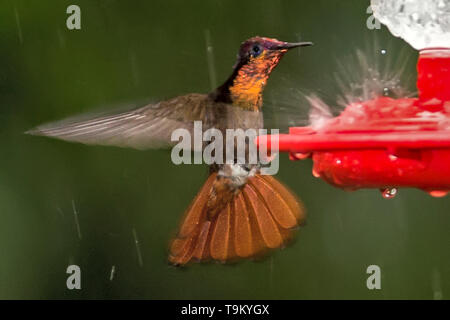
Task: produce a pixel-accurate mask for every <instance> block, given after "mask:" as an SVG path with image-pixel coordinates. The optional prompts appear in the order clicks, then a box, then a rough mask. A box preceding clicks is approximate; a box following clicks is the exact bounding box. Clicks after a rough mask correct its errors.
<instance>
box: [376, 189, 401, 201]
mask: <svg viewBox="0 0 450 320" xmlns="http://www.w3.org/2000/svg"><path fill="white" fill-rule="evenodd" d="M380 192H381V195H382V196H383V198H385V199H392V198H394V197H395V196H396V195H397V188H384V189H380Z"/></svg>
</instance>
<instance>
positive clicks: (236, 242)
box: [169, 173, 305, 265]
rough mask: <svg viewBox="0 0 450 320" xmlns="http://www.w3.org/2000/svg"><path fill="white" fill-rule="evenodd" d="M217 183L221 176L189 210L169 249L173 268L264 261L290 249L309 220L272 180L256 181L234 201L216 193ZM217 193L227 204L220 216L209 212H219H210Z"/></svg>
mask: <svg viewBox="0 0 450 320" xmlns="http://www.w3.org/2000/svg"><path fill="white" fill-rule="evenodd" d="M216 178H217V174H216V173H213V174H211V175H210V176H209V178H208V180H207V181H206V183H205V184H204V185H203V187H202V188H201V189H200V191H199V193H198V194H197V196H196V197H195V199H194V200H193V202H192V203H191V205H190V206H189V208H188V209H187V210H186V213H185V216H184V218H183V220H182V224H181V227H180V230H179V232H178V235H177V236H176V238H175V239H174V240H173V241H172V242H171V244H170V256H169V261H170V262H171V263H173V264H175V265H185V264H187V263H188V262H190V261H207V260H216V261H220V262H227V261H233V260H238V259H242V258H254V257H257V256H261V255H262V254H264V253H266V252H267V251H269V250H271V249H275V248H279V247H283V246H284V245H286V244H287V242H288V241H289V240H290V239H291V238H292V236H293V233H294V229H295V228H296V227H297V226H298V225H299V224H300V223H301V222H302V221H303V220H304V218H305V210H304V208H303V205H302V204H301V202H300V201H299V200H298V199H297V197H296V196H295V195H294V194H293V193H291V192H290V191H289V190H288V189H287V188H286V187H285V186H283V185H282V184H281V183H280V182H278V181H277V180H276V179H275V178H274V177H272V176H263V175H256V176H254V177H251V178H250V179H249V180H248V183H247V184H246V185H245V186H244V187H243V188H242V189H241V190H240V191H239V192H238V193H236V194H235V195H234V196H233V197H230V195H229V194H227V195H223V196H221V194H220V193H219V194H218V193H217V192H215V191H214V192H213V185H214V182H215V181H216ZM223 192H225V191H223ZM212 193H214V197H216V198H219V199H220V198H223V199H228V202H227V203H226V204H225V206H224V207H223V208H222V209H220V210H219V212H218V213H217V214H210V212H208V211H211V210H214V208H213V209H211V208H209V206H208V203H209V204H210V203H211V200H210V199H211V195H212ZM215 203H216V202H215Z"/></svg>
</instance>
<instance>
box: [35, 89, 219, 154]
mask: <svg viewBox="0 0 450 320" xmlns="http://www.w3.org/2000/svg"><path fill="white" fill-rule="evenodd" d="M208 105H209V104H208V96H207V95H203V94H188V95H185V96H180V97H176V98H173V99H170V100H166V101H162V102H159V103H156V104H150V105H146V106H144V107H141V108H138V109H134V110H131V111H126V112H120V113H116V114H110V115H104V116H96V117H95V116H94V117H88V118H87V119H86V116H81V117H74V118H69V119H66V120H63V121H60V122H53V123H49V124H44V125H42V126H39V127H37V128H35V129H33V130H30V131H28V132H27V133H28V134H32V135H40V136H48V137H53V138H58V139H62V140H66V141H72V142H80V143H84V144H95V145H108V146H118V147H131V148H136V149H149V148H162V147H167V146H170V145H172V144H175V143H176V142H172V141H171V134H172V132H173V130H175V129H178V128H184V129H187V130H189V131H190V132H191V133H192V131H193V127H194V121H196V120H199V121H202V122H203V129H205V128H206V127H208V124H209V123H211V122H212V121H213V119H211V117H212V116H213V114H212V112H211V110H209V109H211V108H208ZM82 118H84V119H82Z"/></svg>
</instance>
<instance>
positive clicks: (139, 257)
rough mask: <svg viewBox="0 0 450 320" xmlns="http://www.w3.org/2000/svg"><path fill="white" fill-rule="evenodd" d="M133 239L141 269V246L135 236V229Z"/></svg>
mask: <svg viewBox="0 0 450 320" xmlns="http://www.w3.org/2000/svg"><path fill="white" fill-rule="evenodd" d="M133 238H134V245H135V246H136V253H137V257H138V262H139V266H140V267H142V266H143V265H144V262H143V260H142V253H141V246H140V244H139V239H138V236H137V232H136V229H134V228H133Z"/></svg>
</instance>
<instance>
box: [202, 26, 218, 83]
mask: <svg viewBox="0 0 450 320" xmlns="http://www.w3.org/2000/svg"><path fill="white" fill-rule="evenodd" d="M205 42H206V58H207V62H208V72H209V82H210V84H211V90H214V89H215V88H216V85H217V80H216V79H217V76H216V69H215V63H214V47H213V46H212V41H211V32H210V31H209V29H206V30H205Z"/></svg>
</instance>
